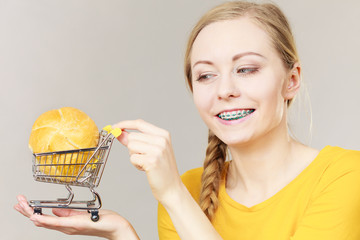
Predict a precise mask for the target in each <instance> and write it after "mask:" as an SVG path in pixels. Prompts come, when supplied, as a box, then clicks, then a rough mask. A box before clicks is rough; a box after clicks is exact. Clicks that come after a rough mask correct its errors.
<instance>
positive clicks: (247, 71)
mask: <svg viewBox="0 0 360 240" xmlns="http://www.w3.org/2000/svg"><path fill="white" fill-rule="evenodd" d="M255 72H257V69H256V68H239V69H238V70H237V73H240V74H243V75H247V74H252V73H255Z"/></svg>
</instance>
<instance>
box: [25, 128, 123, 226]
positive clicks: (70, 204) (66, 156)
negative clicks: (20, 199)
mask: <svg viewBox="0 0 360 240" xmlns="http://www.w3.org/2000/svg"><path fill="white" fill-rule="evenodd" d="M120 134H121V129H119V128H115V129H112V128H111V126H106V127H105V128H103V130H102V131H101V132H100V139H99V144H98V146H97V147H95V148H83V149H76V150H69V151H58V152H46V153H34V154H33V167H32V168H33V176H34V179H35V180H36V181H39V182H47V183H56V184H63V185H65V188H66V189H67V190H68V192H69V195H68V197H67V198H58V199H57V200H31V201H30V204H29V205H30V206H31V207H33V208H34V213H36V214H42V208H67V209H82V210H87V211H88V212H89V213H91V220H92V221H94V222H96V221H98V220H99V209H100V208H101V205H102V204H101V198H100V195H99V194H98V193H97V192H96V191H95V190H94V188H96V187H97V186H98V185H99V183H100V180H101V176H102V174H103V171H104V168H105V165H106V161H107V159H108V156H109V153H110V149H111V146H112V143H113V140H114V138H116V137H118V136H120ZM70 186H80V187H87V188H89V190H90V191H91V193H92V196H93V199H91V200H84V201H73V199H74V192H73V190H72V189H71V187H70Z"/></svg>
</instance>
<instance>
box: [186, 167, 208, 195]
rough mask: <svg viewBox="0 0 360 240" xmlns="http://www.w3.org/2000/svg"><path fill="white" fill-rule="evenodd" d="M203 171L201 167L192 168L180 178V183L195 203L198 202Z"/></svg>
mask: <svg viewBox="0 0 360 240" xmlns="http://www.w3.org/2000/svg"><path fill="white" fill-rule="evenodd" d="M203 171H204V169H203V168H202V167H200V168H194V169H191V170H188V171H187V172H185V173H184V174H183V175H182V176H181V180H182V182H183V183H184V185H185V186H186V188H187V189H188V191H189V192H190V194H191V195H192V196H193V198H194V199H195V200H196V201H198V199H199V197H200V190H201V176H202V173H203Z"/></svg>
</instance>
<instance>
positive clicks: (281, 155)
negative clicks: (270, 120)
mask: <svg viewBox="0 0 360 240" xmlns="http://www.w3.org/2000/svg"><path fill="white" fill-rule="evenodd" d="M297 144H298V143H296V142H295V141H294V140H292V139H291V138H290V136H289V134H288V132H287V128H286V126H285V127H283V128H280V129H277V130H276V131H273V132H270V133H268V134H266V135H265V136H262V137H261V139H260V140H259V139H258V140H257V141H255V142H253V143H248V144H246V145H241V146H229V149H230V152H231V156H232V162H231V164H230V168H229V172H228V173H229V174H228V176H227V188H238V189H241V190H242V191H245V192H263V193H264V194H265V193H266V192H270V191H273V189H272V188H273V187H274V185H276V182H277V181H283V180H284V179H285V178H286V177H287V174H288V173H289V171H288V170H289V169H290V168H291V167H292V161H293V158H292V155H293V154H292V152H293V148H294V146H295V145H297Z"/></svg>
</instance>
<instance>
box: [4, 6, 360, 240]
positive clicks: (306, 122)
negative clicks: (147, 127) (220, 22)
mask: <svg viewBox="0 0 360 240" xmlns="http://www.w3.org/2000/svg"><path fill="white" fill-rule="evenodd" d="M221 2H222V1H219V0H217V1H216V0H206V1H205V0H191V1H190V0H182V1H169V0H157V1H148V0H138V1H130V0H127V1H126V0H102V1H100V0H0V81H1V94H0V100H1V101H0V106H1V108H0V109H1V118H0V128H1V129H0V133H1V139H0V141H1V144H0V147H1V151H0V152H1V158H2V163H1V169H2V170H1V174H0V189H1V197H0V208H1V213H2V215H3V217H2V218H1V219H0V230H1V231H0V234H1V236H0V238H1V239H38V240H42V239H44V240H45V239H89V238H90V237H80V236H65V235H63V234H62V233H58V232H55V231H51V230H46V229H41V228H35V227H34V226H33V224H32V223H31V222H30V221H29V220H27V219H26V218H24V217H23V216H21V215H20V214H18V213H17V212H16V211H15V210H13V208H12V207H13V205H14V204H15V202H16V199H15V197H16V195H17V194H20V193H21V194H25V195H26V196H27V197H28V198H30V199H48V198H50V199H53V198H56V197H62V196H64V195H65V193H66V192H65V188H64V187H63V186H61V185H52V184H45V183H39V182H35V181H34V180H33V178H32V172H31V152H30V151H29V149H28V138H29V135H30V129H31V127H32V124H33V122H34V121H35V119H36V118H37V117H38V116H39V115H40V114H41V113H43V112H45V111H48V110H50V109H55V108H60V107H63V106H72V107H77V108H79V109H81V110H83V111H84V112H86V113H87V114H88V115H90V116H91V117H92V118H93V119H94V121H95V122H96V123H97V125H98V126H99V127H103V126H105V125H107V124H113V123H116V122H117V121H120V120H126V119H137V118H143V119H145V120H147V121H149V122H151V123H153V124H155V125H157V126H159V127H162V128H164V129H167V130H169V131H170V133H171V134H172V139H173V145H174V149H175V154H176V157H177V163H178V166H179V170H180V172H181V173H183V172H184V171H186V170H187V169H191V168H194V167H198V166H201V164H202V160H203V157H204V151H205V148H206V142H207V129H206V127H205V126H204V124H203V123H202V121H201V119H200V117H199V116H198V114H197V112H196V109H195V107H194V106H193V103H192V98H191V94H190V93H189V92H188V91H187V89H186V87H185V83H184V78H183V72H182V71H183V70H182V69H183V52H184V48H185V42H186V38H187V36H188V33H189V32H190V30H191V27H192V26H193V25H194V24H195V22H196V21H197V19H198V18H199V17H200V16H201V15H202V14H203V13H204V12H205V11H206V10H208V9H209V8H210V7H213V6H214V5H216V4H218V3H221ZM274 2H276V3H278V4H279V5H280V7H281V8H282V9H283V10H284V12H285V13H286V15H287V16H288V18H289V20H290V23H291V25H292V26H293V31H294V34H295V37H296V40H297V45H298V49H299V52H300V57H301V60H302V66H303V79H304V83H305V84H306V88H307V91H304V92H303V93H302V94H301V95H302V96H299V99H298V100H301V101H298V104H295V105H294V106H293V108H292V122H291V128H292V129H293V131H294V133H295V135H296V136H297V137H298V138H299V139H300V140H301V141H303V142H305V143H307V144H310V145H311V146H313V147H316V148H319V149H320V148H322V147H324V146H325V145H339V146H342V147H345V148H352V149H360V146H359V143H360V141H359V136H360V124H359V123H360V114H359V113H360V110H359V103H360V94H359V89H360V78H359V65H360V60H359V56H360V47H359V45H360V44H359V43H360V27H359V23H360V14H359V10H360V6H359V1H356V0H345V1H329V0H326V1H325V0H317V1H310V0H308V1H294V0H277V1H274ZM308 95H309V96H310V98H309V97H307V96H308ZM300 102H301V104H299V103H300ZM310 109H312V110H311V111H310ZM311 117H312V121H311ZM311 125H312V128H310V126H311ZM75 190H76V191H79V192H80V193H79V195H80V196H88V195H87V192H86V191H84V189H75ZM85 190H86V189H85ZM97 190H98V191H99V192H100V195H101V196H102V200H103V203H104V205H103V208H106V209H112V210H115V211H117V212H119V213H121V214H122V215H123V216H124V217H126V218H128V219H129V220H130V221H131V222H132V224H133V225H134V227H135V228H136V229H137V231H138V233H139V235H140V236H141V237H142V238H143V239H157V227H156V207H157V203H156V201H155V200H154V198H153V197H152V195H151V192H150V190H149V187H148V184H147V182H146V177H145V175H144V174H143V173H142V172H139V171H137V170H136V169H135V168H134V167H133V166H132V165H131V164H130V162H129V161H128V152H127V150H126V148H124V147H123V146H121V144H120V143H118V142H115V143H114V146H113V149H112V152H111V154H110V158H109V161H108V165H107V166H106V169H105V172H104V175H103V178H102V182H101V183H100V186H99V187H98V188H97ZM45 212H46V211H45Z"/></svg>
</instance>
